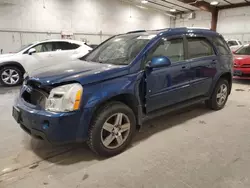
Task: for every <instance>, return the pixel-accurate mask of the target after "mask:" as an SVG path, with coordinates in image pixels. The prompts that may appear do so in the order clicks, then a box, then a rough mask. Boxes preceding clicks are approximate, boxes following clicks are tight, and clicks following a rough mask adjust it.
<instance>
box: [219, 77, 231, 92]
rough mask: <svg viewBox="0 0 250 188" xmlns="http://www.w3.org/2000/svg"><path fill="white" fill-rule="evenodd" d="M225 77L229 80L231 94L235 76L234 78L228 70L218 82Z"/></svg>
mask: <svg viewBox="0 0 250 188" xmlns="http://www.w3.org/2000/svg"><path fill="white" fill-rule="evenodd" d="M222 78H223V79H225V80H227V81H228V84H229V94H231V90H232V83H233V78H232V74H231V73H230V72H226V73H223V74H222V75H221V76H220V77H219V79H218V80H217V82H218V81H219V80H220V79H222Z"/></svg>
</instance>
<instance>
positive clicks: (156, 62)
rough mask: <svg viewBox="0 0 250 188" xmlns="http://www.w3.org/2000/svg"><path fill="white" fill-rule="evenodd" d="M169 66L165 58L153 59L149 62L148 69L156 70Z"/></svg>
mask: <svg viewBox="0 0 250 188" xmlns="http://www.w3.org/2000/svg"><path fill="white" fill-rule="evenodd" d="M170 65H171V61H170V59H169V58H168V57H166V56H159V57H153V58H152V60H151V61H150V62H149V64H148V67H149V68H158V67H168V66H170Z"/></svg>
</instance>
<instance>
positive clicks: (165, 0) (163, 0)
mask: <svg viewBox="0 0 250 188" xmlns="http://www.w3.org/2000/svg"><path fill="white" fill-rule="evenodd" d="M160 1H162V2H164V3H168V4H171V5H174V6H177V7H180V8H183V9H186V10H189V11H193V10H192V9H190V8H187V7H184V6H181V5H178V4H176V3H172V2H169V1H167V0H160Z"/></svg>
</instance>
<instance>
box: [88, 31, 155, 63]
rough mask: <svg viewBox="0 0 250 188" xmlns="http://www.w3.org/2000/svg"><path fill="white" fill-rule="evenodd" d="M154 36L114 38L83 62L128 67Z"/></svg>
mask: <svg viewBox="0 0 250 188" xmlns="http://www.w3.org/2000/svg"><path fill="white" fill-rule="evenodd" d="M155 36H156V35H140V34H130V35H123V36H116V37H114V38H112V39H110V40H108V41H107V42H105V43H103V44H102V45H100V46H98V47H97V48H96V49H95V50H94V51H93V52H92V53H90V54H89V55H87V57H85V58H84V59H83V60H85V61H92V62H100V63H105V64H114V65H128V64H130V63H131V61H132V60H133V59H134V58H135V57H136V56H137V55H138V53H139V52H140V51H141V50H142V49H143V48H144V47H145V46H146V45H147V43H148V42H149V41H150V40H151V39H152V38H153V37H155Z"/></svg>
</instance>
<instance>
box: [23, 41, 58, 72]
mask: <svg viewBox="0 0 250 188" xmlns="http://www.w3.org/2000/svg"><path fill="white" fill-rule="evenodd" d="M32 48H35V49H36V52H35V53H33V54H31V55H29V54H28V50H27V51H26V52H24V54H23V56H24V57H23V65H24V66H25V67H24V68H25V70H26V71H27V72H32V71H34V70H36V69H39V68H42V67H46V66H50V65H51V63H52V58H53V44H52V42H45V43H40V44H37V45H36V46H34V47H32Z"/></svg>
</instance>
